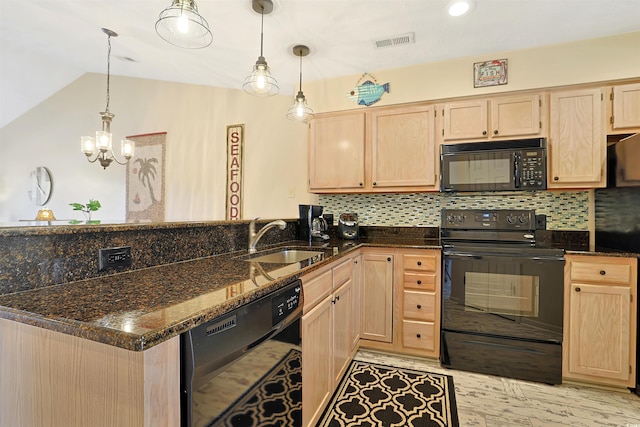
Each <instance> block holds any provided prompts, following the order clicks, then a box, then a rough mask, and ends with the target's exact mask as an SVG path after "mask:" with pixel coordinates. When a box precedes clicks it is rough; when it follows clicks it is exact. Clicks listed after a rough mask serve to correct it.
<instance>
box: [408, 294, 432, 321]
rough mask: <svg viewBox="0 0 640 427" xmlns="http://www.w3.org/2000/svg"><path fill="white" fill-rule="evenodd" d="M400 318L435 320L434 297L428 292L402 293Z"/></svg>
mask: <svg viewBox="0 0 640 427" xmlns="http://www.w3.org/2000/svg"><path fill="white" fill-rule="evenodd" d="M403 296H404V298H403V311H402V317H404V318H411V319H417V320H428V321H434V320H435V312H436V296H435V294H433V293H429V292H415V291H403Z"/></svg>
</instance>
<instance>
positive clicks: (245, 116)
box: [0, 74, 316, 222]
mask: <svg viewBox="0 0 640 427" xmlns="http://www.w3.org/2000/svg"><path fill="white" fill-rule="evenodd" d="M291 102H292V99H291V98H290V97H288V96H280V95H278V96H276V97H271V98H256V97H252V96H250V95H247V94H245V93H244V92H242V91H241V90H229V89H220V88H212V87H205V86H196V85H187V84H178V83H169V82H161V81H153V80H143V79H134V78H125V77H118V76H111V102H110V108H109V109H110V111H111V112H112V113H114V114H115V118H114V120H113V123H112V132H113V134H114V146H115V145H118V146H119V140H120V139H122V138H123V137H125V136H127V135H136V134H144V133H152V132H165V131H166V132H167V150H166V155H167V164H166V174H167V175H166V208H165V209H166V220H168V221H179V220H219V219H224V214H225V184H226V175H225V171H226V156H227V151H226V126H227V125H232V124H238V123H243V124H245V143H244V148H245V153H244V162H245V163H244V218H253V217H256V216H261V217H263V218H280V217H285V218H294V217H297V215H298V204H300V203H302V204H307V203H310V202H311V201H312V200H316V198H315V196H313V195H310V194H308V193H307V192H306V179H305V178H304V177H306V126H304V125H302V124H300V123H295V122H291V121H289V120H287V119H286V117H285V113H286V111H287V109H288V108H289V106H290V104H291ZM105 103H106V78H105V76H104V75H101V74H85V75H84V76H82V77H80V78H79V79H77V80H76V81H74V82H73V83H71V84H70V85H69V86H67V87H65V88H64V89H62V90H60V91H59V92H58V93H56V94H54V95H53V96H51V97H50V98H49V99H47V100H45V101H44V102H42V103H41V104H39V105H38V106H36V107H35V108H33V109H32V110H30V111H29V112H27V113H26V114H24V115H22V116H20V117H19V118H17V119H16V120H14V121H13V122H11V123H9V124H8V125H6V126H5V127H3V128H2V129H0V222H12V221H19V220H22V219H33V218H35V215H36V213H37V211H38V207H36V206H35V205H34V204H32V203H31V201H30V200H29V198H28V196H27V189H28V184H29V181H28V178H29V173H30V172H31V171H32V170H33V169H34V168H35V167H37V166H45V167H47V168H48V169H49V170H50V172H51V174H52V179H53V192H52V196H51V199H50V201H49V202H48V203H47V207H49V208H51V209H52V210H53V211H54V213H55V215H56V217H57V218H58V219H74V218H77V219H80V218H81V215H80V213H79V212H74V211H73V210H72V209H71V207H70V206H68V204H69V203H71V202H79V203H86V202H87V201H88V200H89V198H95V199H98V200H100V202H101V203H102V205H103V207H102V209H101V210H100V211H99V212H98V213H97V214H94V218H95V219H101V220H106V221H108V220H124V218H125V167H124V166H120V165H117V164H115V163H113V164H112V165H111V166H110V167H109V168H107V169H106V170H103V169H102V168H101V167H100V166H99V164H97V163H94V164H90V163H88V162H87V161H86V160H85V156H84V155H83V154H82V153H81V152H80V136H81V135H92V133H93V132H95V130H97V129H98V128H99V127H100V126H101V122H100V116H99V114H98V113H99V112H100V111H104V109H105ZM116 142H117V143H116ZM116 151H118V150H116ZM118 154H119V153H118ZM290 190H293V192H294V194H295V197H294V198H290V197H289V193H290Z"/></svg>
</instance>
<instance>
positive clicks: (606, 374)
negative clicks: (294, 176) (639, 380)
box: [569, 283, 631, 381]
mask: <svg viewBox="0 0 640 427" xmlns="http://www.w3.org/2000/svg"><path fill="white" fill-rule="evenodd" d="M570 292H571V293H570V297H569V298H570V313H571V314H570V319H569V322H570V325H571V326H570V335H569V372H570V373H576V374H584V375H590V376H594V377H603V378H607V379H619V380H623V381H626V380H628V379H629V377H630V375H631V374H630V371H631V370H630V366H631V365H630V360H629V354H630V343H629V337H630V329H629V328H630V313H629V312H630V310H629V304H630V298H631V297H630V288H629V287H628V286H607V285H589V284H581V283H572V284H571V291H570Z"/></svg>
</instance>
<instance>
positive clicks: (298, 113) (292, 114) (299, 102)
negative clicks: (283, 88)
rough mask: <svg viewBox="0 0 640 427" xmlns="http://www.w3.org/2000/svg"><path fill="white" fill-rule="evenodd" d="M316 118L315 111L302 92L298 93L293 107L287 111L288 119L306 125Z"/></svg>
mask: <svg viewBox="0 0 640 427" xmlns="http://www.w3.org/2000/svg"><path fill="white" fill-rule="evenodd" d="M314 116H315V115H314V114H313V110H312V109H311V107H309V106H308V105H307V99H306V98H305V97H304V94H303V93H302V91H300V92H298V95H296V99H295V101H294V102H293V105H292V106H291V107H289V111H287V119H289V120H298V121H300V122H305V123H306V122H307V121H309V120H311V119H313V117H314Z"/></svg>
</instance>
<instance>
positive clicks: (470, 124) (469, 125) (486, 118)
mask: <svg viewBox="0 0 640 427" xmlns="http://www.w3.org/2000/svg"><path fill="white" fill-rule="evenodd" d="M542 101H543V97H542V95H540V94H528V95H527V94H525V95H513V96H495V97H492V98H489V99H477V100H469V101H456V102H449V103H446V104H444V106H443V110H442V116H443V130H442V139H443V141H446V142H452V141H453V142H456V141H462V140H474V141H483V140H489V139H502V138H507V137H508V138H514V137H515V138H519V137H534V136H539V135H542V133H543V124H542V117H543V116H542V112H541V110H542V108H543V102H542Z"/></svg>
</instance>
